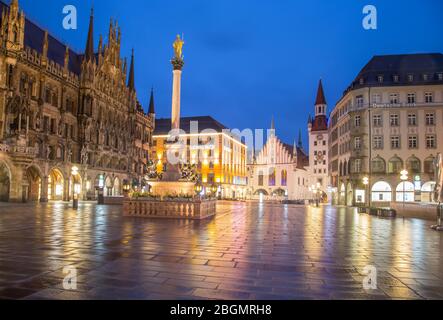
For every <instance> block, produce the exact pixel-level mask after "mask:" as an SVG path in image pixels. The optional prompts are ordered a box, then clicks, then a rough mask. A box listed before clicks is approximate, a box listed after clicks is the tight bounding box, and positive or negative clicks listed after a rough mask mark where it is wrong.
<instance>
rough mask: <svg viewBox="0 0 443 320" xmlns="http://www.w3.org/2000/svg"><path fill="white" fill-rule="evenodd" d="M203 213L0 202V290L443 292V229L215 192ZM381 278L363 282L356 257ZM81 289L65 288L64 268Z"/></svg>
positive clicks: (4, 294)
mask: <svg viewBox="0 0 443 320" xmlns="http://www.w3.org/2000/svg"><path fill="white" fill-rule="evenodd" d="M217 212H218V214H217V216H216V217H215V218H212V219H210V220H206V221H200V222H199V221H179V220H158V219H157V220H155V219H143V218H124V217H122V214H121V207H119V206H96V205H95V204H92V203H82V204H80V208H79V210H78V211H74V210H72V209H70V207H69V205H68V204H66V203H50V204H46V205H43V204H38V205H11V204H1V205H0V298H7V299H23V298H24V299H391V298H399V299H442V298H443V249H442V245H443V238H442V237H443V236H442V234H440V233H437V232H434V231H431V230H430V229H429V226H428V225H429V222H428V221H423V220H403V219H397V220H390V219H380V218H376V217H370V216H367V215H363V214H358V213H357V212H356V211H355V210H354V209H349V208H335V207H323V208H311V207H303V206H292V205H277V204H275V205H272V204H267V205H260V204H257V203H255V204H250V203H235V202H220V203H219V205H218V207H217ZM367 265H373V266H375V267H376V268H377V275H378V277H377V289H375V290H364V289H363V285H362V283H363V280H364V278H365V276H366V275H365V274H364V271H363V270H364V268H365V267H366V266H367ZM66 266H74V267H75V268H76V269H77V274H78V278H77V289H76V290H65V289H64V288H63V285H62V283H63V278H64V277H65V274H64V273H63V268H64V267H66Z"/></svg>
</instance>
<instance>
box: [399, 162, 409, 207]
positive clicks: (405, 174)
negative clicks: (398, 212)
mask: <svg viewBox="0 0 443 320" xmlns="http://www.w3.org/2000/svg"><path fill="white" fill-rule="evenodd" d="M408 173H409V172H408V170H402V171H401V172H400V180H401V181H402V184H403V214H404V212H405V202H406V181H407V180H408Z"/></svg>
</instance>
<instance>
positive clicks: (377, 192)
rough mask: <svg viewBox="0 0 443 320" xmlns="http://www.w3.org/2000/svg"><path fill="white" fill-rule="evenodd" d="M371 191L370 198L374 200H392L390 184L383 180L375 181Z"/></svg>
mask: <svg viewBox="0 0 443 320" xmlns="http://www.w3.org/2000/svg"><path fill="white" fill-rule="evenodd" d="M371 191H372V192H371V199H372V201H374V202H384V201H387V202H388V201H391V200H392V189H391V186H390V185H389V184H388V183H386V182H384V181H379V182H377V183H375V184H374V186H373V187H372V190H371Z"/></svg>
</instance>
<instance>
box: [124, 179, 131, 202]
mask: <svg viewBox="0 0 443 320" xmlns="http://www.w3.org/2000/svg"><path fill="white" fill-rule="evenodd" d="M130 189H131V186H130V184H129V181H128V180H123V196H124V197H125V198H127V197H128V195H129V190H130Z"/></svg>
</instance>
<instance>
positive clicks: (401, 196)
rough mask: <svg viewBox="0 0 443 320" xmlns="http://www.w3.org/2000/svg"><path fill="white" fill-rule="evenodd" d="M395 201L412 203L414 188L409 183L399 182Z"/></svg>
mask: <svg viewBox="0 0 443 320" xmlns="http://www.w3.org/2000/svg"><path fill="white" fill-rule="evenodd" d="M395 191H396V196H395V200H396V201H397V202H414V201H415V199H414V197H415V188H414V184H413V183H412V182H410V181H404V182H400V183H399V185H398V186H397V188H396V190H395Z"/></svg>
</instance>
